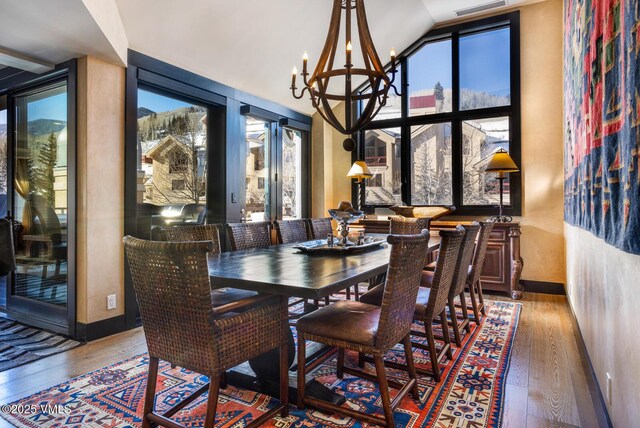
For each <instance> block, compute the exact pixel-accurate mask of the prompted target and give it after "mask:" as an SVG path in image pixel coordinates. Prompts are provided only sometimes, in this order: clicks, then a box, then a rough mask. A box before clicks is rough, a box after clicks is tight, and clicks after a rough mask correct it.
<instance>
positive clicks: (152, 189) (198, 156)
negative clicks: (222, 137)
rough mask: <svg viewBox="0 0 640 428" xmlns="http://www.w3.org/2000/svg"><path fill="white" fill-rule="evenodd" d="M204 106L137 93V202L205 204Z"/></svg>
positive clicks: (141, 90)
mask: <svg viewBox="0 0 640 428" xmlns="http://www.w3.org/2000/svg"><path fill="white" fill-rule="evenodd" d="M207 112H208V109H207V107H204V106H201V105H197V104H194V103H190V102H186V101H183V100H180V99H177V98H174V97H169V96H165V95H162V94H160V93H156V92H152V91H149V90H144V89H138V130H137V134H138V135H137V137H138V154H137V160H138V165H137V169H138V174H139V176H140V178H139V179H140V180H142V183H140V184H142V186H140V187H139V188H138V189H139V192H140V194H139V195H137V196H136V198H137V199H138V200H140V202H143V203H144V204H151V205H156V206H163V207H168V206H171V205H176V204H201V205H204V204H206V201H207V197H206V190H207V162H206V160H207V157H206V154H207Z"/></svg>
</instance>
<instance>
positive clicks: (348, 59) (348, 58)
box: [347, 41, 353, 69]
mask: <svg viewBox="0 0 640 428" xmlns="http://www.w3.org/2000/svg"><path fill="white" fill-rule="evenodd" d="M352 49H353V46H351V41H349V42H347V69H349V68H350V67H351V50H352Z"/></svg>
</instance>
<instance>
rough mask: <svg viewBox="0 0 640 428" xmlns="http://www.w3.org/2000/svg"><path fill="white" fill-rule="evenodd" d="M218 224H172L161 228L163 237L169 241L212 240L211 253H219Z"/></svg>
mask: <svg viewBox="0 0 640 428" xmlns="http://www.w3.org/2000/svg"><path fill="white" fill-rule="evenodd" d="M220 227H221V226H220V225H217V224H198V225H193V226H174V227H164V228H163V229H162V231H163V233H164V236H165V239H166V240H167V241H169V242H180V241H183V242H184V241H186V242H194V241H211V242H213V250H211V252H212V253H213V254H220V229H219V228H220Z"/></svg>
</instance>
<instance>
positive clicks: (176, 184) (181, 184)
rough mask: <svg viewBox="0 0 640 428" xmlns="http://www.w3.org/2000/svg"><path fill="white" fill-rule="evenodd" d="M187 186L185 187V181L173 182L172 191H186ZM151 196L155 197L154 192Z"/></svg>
mask: <svg viewBox="0 0 640 428" xmlns="http://www.w3.org/2000/svg"><path fill="white" fill-rule="evenodd" d="M185 188H186V186H185V185H184V180H171V190H173V191H174V192H175V191H176V190H184V189H185ZM149 193H150V194H151V196H153V192H149Z"/></svg>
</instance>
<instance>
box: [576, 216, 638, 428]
mask: <svg viewBox="0 0 640 428" xmlns="http://www.w3.org/2000/svg"><path fill="white" fill-rule="evenodd" d="M565 235H566V238H567V293H568V295H569V301H570V303H571V307H572V308H573V311H574V313H575V315H576V318H577V320H578V325H579V326H580V332H581V333H582V337H583V338H584V341H585V343H586V345H587V350H588V352H589V357H590V358H591V364H592V365H593V368H594V371H595V373H596V376H597V378H598V383H599V385H600V389H601V391H602V394H603V396H604V397H605V402H606V405H607V408H608V411H609V416H610V417H611V422H612V423H613V426H617V427H632V426H637V425H638V420H640V394H638V385H639V384H640V370H638V358H639V357H638V355H640V341H639V340H638V333H637V330H638V325H640V311H638V308H639V307H640V280H638V278H640V256H637V255H632V254H628V253H625V252H623V251H620V250H618V249H616V248H615V247H613V246H611V245H609V244H607V243H605V242H604V241H603V240H601V239H600V238H598V237H596V236H594V235H593V234H591V232H588V231H586V230H583V229H580V228H578V227H573V226H570V225H568V224H565ZM607 373H609V374H610V375H611V379H612V380H611V402H610V403H609V402H607V401H608V400H607V397H606V394H607V392H606V391H607V387H606V385H607Z"/></svg>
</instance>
